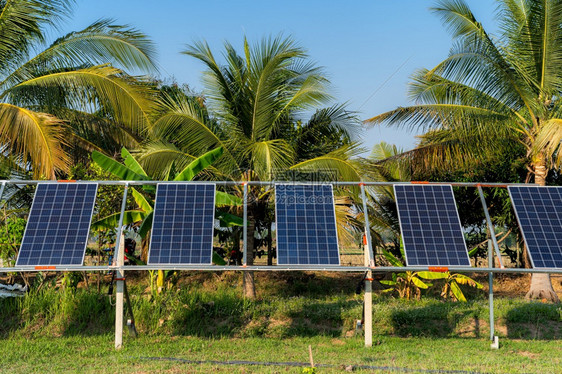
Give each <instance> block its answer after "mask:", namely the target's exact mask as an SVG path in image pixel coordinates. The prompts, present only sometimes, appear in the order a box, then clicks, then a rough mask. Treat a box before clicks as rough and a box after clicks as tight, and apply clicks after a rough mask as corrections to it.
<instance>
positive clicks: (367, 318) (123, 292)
mask: <svg viewBox="0 0 562 374" xmlns="http://www.w3.org/2000/svg"><path fill="white" fill-rule="evenodd" d="M0 182H1V186H0V198H1V197H2V196H3V193H4V190H5V187H6V185H9V184H11V185H35V184H38V183H58V181H26V180H2V181H0ZM77 183H96V184H99V185H122V186H124V193H123V201H122V205H121V213H120V217H119V223H118V227H117V237H116V243H115V248H116V249H115V250H116V253H115V257H114V258H115V259H116V260H115V262H114V264H113V265H111V266H75V265H64V266H20V267H10V268H2V267H0V274H1V273H7V272H35V271H115V275H116V282H117V284H116V290H117V292H116V312H115V317H116V318H115V348H116V349H119V348H121V347H122V345H123V317H124V314H123V312H124V310H123V309H124V298H126V299H127V309H128V310H127V311H128V313H129V314H130V315H131V322H132V325H133V326H132V329H131V334H132V335H133V336H135V335H136V330H135V329H134V318H133V313H132V307H131V304H130V300H129V295H128V292H127V288H126V284H125V275H124V273H125V269H126V268H125V267H124V255H125V253H124V236H123V219H124V212H125V208H126V203H127V194H128V188H129V187H130V186H140V185H157V184H166V183H185V184H198V183H207V182H205V181H189V182H187V181H186V182H177V181H173V182H166V181H88V182H82V181H79V182H77ZM322 183H324V182H322ZM404 183H405V182H335V183H334V185H335V186H359V187H360V189H361V197H362V200H363V209H364V212H365V213H367V208H368V204H367V198H366V193H365V187H366V186H392V185H394V184H404ZM406 183H407V182H406ZM413 183H415V182H413ZM424 183H425V182H424ZM215 184H216V185H219V186H235V185H238V186H239V185H240V184H242V185H243V190H244V202H243V204H244V207H243V208H244V212H243V215H244V217H243V221H244V222H243V250H244V253H243V265H242V266H215V265H140V266H131V267H128V269H127V270H133V269H134V270H135V271H147V270H198V271H334V272H363V273H366V277H365V296H364V303H365V308H364V309H365V315H364V327H365V346H371V345H372V275H373V272H376V273H386V272H403V271H422V270H427V271H443V269H447V268H443V267H439V268H438V269H437V270H436V268H435V267H431V266H401V267H391V266H381V267H376V266H375V263H374V254H373V247H372V241H371V239H372V238H371V233H370V225H369V217H368V214H365V238H366V244H365V252H364V266H309V265H307V266H296V265H276V266H247V240H248V232H247V225H248V186H252V185H256V186H271V185H273V184H274V182H273V181H272V182H259V181H244V182H235V181H222V182H220V181H219V182H215ZM294 184H310V183H306V182H295V183H294ZM313 184H314V183H313ZM428 184H431V183H428ZM438 184H443V182H440V183H438ZM447 184H450V185H451V186H455V187H475V188H477V189H478V193H479V195H480V201H481V203H482V207H483V208H484V214H485V217H486V223H487V225H488V228H489V231H490V240H489V241H488V267H482V268H475V267H471V266H454V267H450V269H451V270H454V271H456V272H460V273H488V282H489V307H490V339H491V340H492V342H493V343H492V348H498V338H497V336H495V328H494V300H493V296H494V295H493V275H494V274H496V273H519V274H522V273H551V274H552V273H553V274H562V269H544V268H539V269H536V268H533V269H515V268H504V267H503V264H502V260H501V253H500V250H499V246H498V243H497V239H496V236H495V233H494V226H493V223H492V220H491V218H490V214H489V212H488V207H487V204H486V199H485V197H484V193H483V191H482V187H494V188H506V187H507V186H511V185H513V186H517V185H524V184H515V183H513V184H501V183H490V184H479V183H458V182H450V183H447ZM494 251H495V254H496V256H497V257H498V260H499V263H500V266H501V267H500V268H494Z"/></svg>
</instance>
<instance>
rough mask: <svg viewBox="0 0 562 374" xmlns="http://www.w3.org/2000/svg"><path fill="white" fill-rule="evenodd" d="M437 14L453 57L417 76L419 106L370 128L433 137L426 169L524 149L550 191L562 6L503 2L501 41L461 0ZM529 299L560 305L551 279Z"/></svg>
mask: <svg viewBox="0 0 562 374" xmlns="http://www.w3.org/2000/svg"><path fill="white" fill-rule="evenodd" d="M433 11H434V12H435V13H436V14H437V15H439V16H440V17H441V19H442V20H443V22H444V24H445V25H446V27H447V28H448V29H449V31H451V33H452V35H453V37H454V40H455V42H454V45H453V47H452V49H451V52H450V55H449V57H447V58H446V59H445V60H443V61H442V62H440V63H439V64H438V65H437V66H436V67H434V68H433V69H431V70H426V69H422V70H420V71H418V72H416V73H415V74H414V76H413V82H412V83H411V85H410V95H411V98H412V100H413V101H414V102H415V104H414V105H413V106H410V107H401V108H397V109H395V110H392V111H389V112H386V113H383V114H380V115H378V116H375V117H373V118H371V119H369V120H367V122H369V123H373V124H377V123H386V124H396V125H400V124H402V125H408V126H411V127H416V128H420V129H424V130H429V131H428V132H427V133H426V134H425V135H424V137H423V140H422V143H421V144H420V146H419V147H417V148H416V149H415V150H413V151H412V152H411V153H410V156H411V157H412V158H414V159H416V160H418V161H420V160H421V162H418V163H417V165H419V166H420V167H428V166H429V167H437V168H455V167H456V166H458V165H463V164H465V163H466V162H468V163H470V162H473V161H474V160H481V159H482V158H487V157H490V156H491V155H492V156H493V155H494V152H496V151H497V150H498V149H501V148H502V147H506V146H509V144H514V143H520V144H522V145H523V146H524V147H525V149H526V157H527V158H526V164H527V168H528V170H529V172H530V176H532V177H534V183H535V184H537V185H541V186H544V185H545V184H546V182H547V176H548V173H549V170H552V169H559V168H560V165H561V161H562V152H560V149H559V147H560V142H561V140H562V100H560V97H561V89H562V64H561V62H562V28H561V27H560V25H561V24H562V1H560V0H541V1H535V0H517V1H516V0H498V20H499V23H500V28H499V29H500V34H499V36H498V37H494V36H492V35H490V34H489V33H487V32H486V30H485V29H484V28H483V26H482V24H481V23H479V22H478V21H477V20H476V18H475V17H474V15H473V14H472V12H471V11H470V9H469V7H468V5H467V4H466V3H465V2H464V1H463V0H443V1H440V2H438V3H437V6H436V7H435V8H433ZM527 297H529V298H540V299H548V300H558V297H557V295H556V293H555V292H554V290H553V289H552V284H551V282H550V276H549V275H548V274H545V275H542V274H533V277H532V281H531V288H530V291H529V292H528V293H527Z"/></svg>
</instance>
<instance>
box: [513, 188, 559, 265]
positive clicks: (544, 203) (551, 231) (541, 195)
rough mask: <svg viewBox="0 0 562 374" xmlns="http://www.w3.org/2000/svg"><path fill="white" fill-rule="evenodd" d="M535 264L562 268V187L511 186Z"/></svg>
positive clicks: (514, 203)
mask: <svg viewBox="0 0 562 374" xmlns="http://www.w3.org/2000/svg"><path fill="white" fill-rule="evenodd" d="M508 191H509V195H510V196H511V203H512V204H513V207H514V208H515V214H516V216H517V220H518V222H519V226H520V227H521V231H522V232H523V238H524V240H525V244H526V245H527V249H528V251H529V254H530V257H531V262H532V264H533V267H535V268H547V269H560V268H562V187H539V186H509V187H508Z"/></svg>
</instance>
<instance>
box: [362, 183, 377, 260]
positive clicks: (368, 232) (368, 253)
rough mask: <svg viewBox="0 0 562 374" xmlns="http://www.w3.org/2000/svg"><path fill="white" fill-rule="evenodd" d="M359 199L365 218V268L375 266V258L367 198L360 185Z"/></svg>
mask: <svg viewBox="0 0 562 374" xmlns="http://www.w3.org/2000/svg"><path fill="white" fill-rule="evenodd" d="M361 199H362V200H363V217H364V218H365V237H366V238H367V244H366V248H365V258H366V259H367V260H368V262H367V263H365V266H375V256H374V254H373V246H372V242H371V225H370V223H369V214H368V213H369V211H368V209H367V208H368V206H367V197H366V196H365V185H364V184H361Z"/></svg>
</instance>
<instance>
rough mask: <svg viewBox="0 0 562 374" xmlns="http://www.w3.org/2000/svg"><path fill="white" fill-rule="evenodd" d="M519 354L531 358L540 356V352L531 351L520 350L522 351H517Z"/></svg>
mask: <svg viewBox="0 0 562 374" xmlns="http://www.w3.org/2000/svg"><path fill="white" fill-rule="evenodd" d="M517 354H518V355H520V356H523V357H529V358H531V359H535V358H538V357H540V354H538V353H533V352H529V351H520V352H517Z"/></svg>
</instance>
